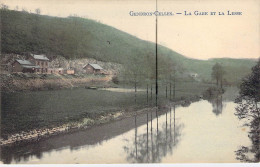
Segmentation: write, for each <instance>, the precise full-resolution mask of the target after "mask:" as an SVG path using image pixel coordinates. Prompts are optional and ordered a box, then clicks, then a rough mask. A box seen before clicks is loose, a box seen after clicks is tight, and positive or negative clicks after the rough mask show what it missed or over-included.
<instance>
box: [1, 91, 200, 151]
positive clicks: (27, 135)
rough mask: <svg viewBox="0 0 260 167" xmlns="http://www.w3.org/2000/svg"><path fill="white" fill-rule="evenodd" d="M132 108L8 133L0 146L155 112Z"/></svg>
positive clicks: (160, 108) (185, 103) (161, 110)
mask: <svg viewBox="0 0 260 167" xmlns="http://www.w3.org/2000/svg"><path fill="white" fill-rule="evenodd" d="M199 100H200V97H199V96H193V97H190V98H189V99H188V98H187V99H185V100H179V101H175V102H169V103H168V104H167V105H164V106H162V105H160V106H158V109H157V112H158V115H161V114H163V113H165V112H166V111H169V108H170V107H171V106H173V105H182V106H188V105H189V104H191V103H192V102H195V101H199ZM134 110H135V108H132V109H129V108H128V109H123V110H120V111H115V112H108V113H102V114H100V115H98V116H96V117H93V118H83V119H81V120H80V121H74V122H69V123H66V124H63V125H60V126H56V127H52V128H39V129H33V130H30V131H28V132H25V131H21V132H19V133H15V134H12V135H9V136H8V137H7V138H6V139H3V138H1V139H0V146H1V147H12V146H16V145H17V146H18V145H24V144H28V143H33V142H38V141H40V140H44V139H47V138H49V137H52V136H55V135H62V134H66V133H71V132H74V131H78V130H81V129H87V128H91V127H94V126H98V125H101V124H106V123H111V122H113V121H118V120H122V119H126V118H129V117H133V116H138V115H140V114H144V113H147V112H148V113H151V112H156V107H153V106H148V107H145V108H139V109H136V111H134Z"/></svg>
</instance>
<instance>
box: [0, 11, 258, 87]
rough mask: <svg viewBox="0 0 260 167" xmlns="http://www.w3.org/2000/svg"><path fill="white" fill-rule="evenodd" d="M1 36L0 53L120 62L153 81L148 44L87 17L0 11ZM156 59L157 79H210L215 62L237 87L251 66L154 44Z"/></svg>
mask: <svg viewBox="0 0 260 167" xmlns="http://www.w3.org/2000/svg"><path fill="white" fill-rule="evenodd" d="M1 34H2V36H1V46H2V48H1V49H2V53H16V54H24V53H35V54H46V55H48V57H50V58H51V59H52V57H55V56H57V55H60V56H63V57H65V58H66V59H80V58H94V59H97V60H100V61H105V62H116V63H120V64H123V65H124V66H125V68H127V69H129V70H128V71H132V73H133V74H139V73H140V72H144V71H146V72H147V73H149V74H147V76H149V77H148V78H150V79H152V78H153V77H154V76H153V75H154V71H153V70H154V65H155V62H154V57H155V45H154V43H152V42H148V41H144V40H141V39H138V38H136V37H135V36H132V35H130V34H127V33H125V32H122V31H120V30H118V29H116V28H113V27H111V26H108V25H104V24H101V23H98V22H96V21H93V20H90V19H85V18H79V17H68V18H59V17H51V16H44V15H37V14H31V13H27V12H19V11H11V10H6V9H1ZM158 56H159V75H160V76H161V78H163V77H164V76H165V75H168V74H169V73H172V71H173V70H174V69H177V71H178V72H179V73H181V72H182V73H183V72H184V73H187V74H188V73H190V72H195V73H198V74H199V76H200V77H201V78H202V79H203V80H210V79H211V68H212V66H213V65H214V64H215V63H216V62H220V63H222V65H223V66H224V68H225V70H226V71H227V74H226V79H227V80H228V81H229V82H230V83H237V82H238V81H239V80H240V79H241V78H242V77H243V76H244V75H246V74H247V73H248V72H249V71H250V68H251V67H252V66H253V65H254V64H255V61H254V60H246V59H240V60H239V59H211V60H208V61H204V60H195V59H189V58H187V57H184V56H183V55H181V54H179V53H177V52H174V51H172V50H170V49H168V48H166V47H164V46H160V45H159V48H158ZM173 67H174V68H173ZM234 73H235V74H236V75H234Z"/></svg>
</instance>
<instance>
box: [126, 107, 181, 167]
mask: <svg viewBox="0 0 260 167" xmlns="http://www.w3.org/2000/svg"><path fill="white" fill-rule="evenodd" d="M172 112H173V118H172ZM149 114H150V115H151V114H152V112H151V113H149ZM149 114H148V113H147V120H146V121H147V123H146V131H143V132H142V133H139V134H138V132H137V130H135V135H134V138H135V139H134V140H131V139H129V140H125V141H126V144H125V145H124V146H123V148H124V151H125V153H126V154H127V161H128V162H130V163H159V162H161V160H162V158H163V157H165V156H166V155H172V153H173V149H174V148H175V147H176V145H177V144H178V142H179V141H180V137H181V129H182V125H181V124H179V125H176V121H175V106H173V110H171V109H170V111H167V112H166V113H165V114H164V115H163V117H165V120H162V119H160V120H161V121H162V122H161V123H160V122H159V119H158V116H157V117H156V119H154V120H149ZM150 118H152V116H151V117H150ZM149 121H150V122H151V124H150V130H149ZM154 121H156V125H157V126H156V129H153V127H152V125H153V122H154ZM135 123H136V122H135ZM172 124H173V127H172ZM133 141H134V143H133Z"/></svg>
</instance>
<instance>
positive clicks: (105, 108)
mask: <svg viewBox="0 0 260 167" xmlns="http://www.w3.org/2000/svg"><path fill="white" fill-rule="evenodd" d="M207 87H208V85H202V84H200V83H186V84H179V85H178V84H177V85H176V90H177V91H176V100H185V99H191V98H193V97H194V96H196V95H201V94H202V92H203V91H204V90H205V89H206V88H207ZM159 90H160V89H159ZM150 93H151V92H150V90H149V98H148V102H149V105H150V106H154V102H155V92H154V91H153V94H152V97H151V96H150ZM1 99H2V100H1V130H2V136H3V137H4V136H7V135H9V134H12V133H17V132H20V131H28V130H32V129H37V128H44V127H55V126H58V125H62V124H65V123H68V122H74V121H79V120H82V119H84V118H90V119H93V118H96V117H98V116H100V115H102V114H105V113H114V112H118V111H122V112H132V111H136V110H138V109H141V108H145V107H147V94H146V91H138V92H137V93H136V102H135V93H134V92H113V91H107V90H90V89H85V88H75V89H63V90H52V91H50V90H48V91H36V92H30V91H29V92H16V93H2V94H1ZM158 99H159V105H161V106H163V105H165V104H166V103H167V102H168V101H169V98H168V99H166V95H165V91H164V89H162V88H161V91H159V96H158Z"/></svg>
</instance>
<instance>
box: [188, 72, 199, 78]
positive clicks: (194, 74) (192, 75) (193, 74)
mask: <svg viewBox="0 0 260 167" xmlns="http://www.w3.org/2000/svg"><path fill="white" fill-rule="evenodd" d="M190 76H191V77H193V78H197V77H198V74H197V73H190Z"/></svg>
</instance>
